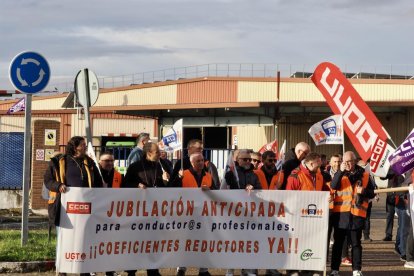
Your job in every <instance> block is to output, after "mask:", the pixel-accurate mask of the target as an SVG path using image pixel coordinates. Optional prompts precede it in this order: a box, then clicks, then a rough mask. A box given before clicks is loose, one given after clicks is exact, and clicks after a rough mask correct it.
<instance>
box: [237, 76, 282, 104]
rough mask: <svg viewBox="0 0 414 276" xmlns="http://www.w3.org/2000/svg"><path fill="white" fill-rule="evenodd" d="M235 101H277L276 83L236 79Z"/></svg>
mask: <svg viewBox="0 0 414 276" xmlns="http://www.w3.org/2000/svg"><path fill="white" fill-rule="evenodd" d="M237 101H238V102H275V101H277V83H276V82H253V81H238V90H237Z"/></svg>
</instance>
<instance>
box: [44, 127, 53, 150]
mask: <svg viewBox="0 0 414 276" xmlns="http://www.w3.org/2000/svg"><path fill="white" fill-rule="evenodd" d="M45 145H46V146H56V129H45Z"/></svg>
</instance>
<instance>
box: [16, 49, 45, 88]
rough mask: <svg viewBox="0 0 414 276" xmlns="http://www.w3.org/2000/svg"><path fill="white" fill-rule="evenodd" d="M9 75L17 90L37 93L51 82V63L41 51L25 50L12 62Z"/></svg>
mask: <svg viewBox="0 0 414 276" xmlns="http://www.w3.org/2000/svg"><path fill="white" fill-rule="evenodd" d="M9 77H10V81H11V83H12V84H13V86H14V87H15V88H16V89H17V90H19V91H21V92H23V93H27V94H35V93H38V92H41V91H42V90H43V89H44V88H45V87H46V85H47V84H48V83H49V79H50V68H49V64H48V63H47V60H46V59H45V58H44V57H43V56H42V55H40V54H39V53H35V52H23V53H20V54H18V55H17V56H15V57H14V59H13V60H12V62H11V63H10V69H9Z"/></svg>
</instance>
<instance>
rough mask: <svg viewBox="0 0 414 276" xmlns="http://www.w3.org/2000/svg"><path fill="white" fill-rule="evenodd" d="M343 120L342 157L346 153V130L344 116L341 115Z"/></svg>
mask: <svg viewBox="0 0 414 276" xmlns="http://www.w3.org/2000/svg"><path fill="white" fill-rule="evenodd" d="M341 121H342V127H341V128H342V158H343V156H344V154H345V130H344V117H343V116H342V115H341Z"/></svg>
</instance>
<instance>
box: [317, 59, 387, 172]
mask: <svg viewBox="0 0 414 276" xmlns="http://www.w3.org/2000/svg"><path fill="white" fill-rule="evenodd" d="M312 81H313V83H314V84H315V85H316V87H317V88H318V89H319V91H321V93H322V95H323V96H324V97H325V99H326V102H327V103H328V105H329V107H330V108H331V109H332V111H333V113H335V114H341V115H342V116H343V121H344V127H345V132H346V134H347V135H348V137H349V139H350V140H351V142H352V144H353V145H354V147H355V149H356V150H357V152H358V154H359V155H360V156H361V158H362V159H363V160H365V161H366V160H368V159H369V158H371V161H370V167H371V171H372V173H374V174H375V175H378V176H385V175H386V174H387V172H388V168H389V166H390V163H389V161H388V157H389V156H390V154H391V153H392V152H393V151H394V148H393V147H392V146H390V145H389V144H388V143H387V142H388V134H387V133H386V131H385V129H384V127H383V126H382V124H381V123H380V121H379V120H378V119H377V117H376V116H375V114H374V112H372V110H371V109H370V108H369V107H368V105H367V104H366V103H365V102H364V100H363V99H362V98H361V96H360V95H359V94H358V92H357V91H356V90H355V88H354V87H353V86H352V84H351V83H350V82H349V81H348V80H347V79H346V77H345V76H344V74H342V72H341V71H340V70H339V68H338V67H336V66H335V65H334V64H332V63H329V62H323V63H321V64H319V65H318V66H317V67H316V69H315V72H314V73H313V75H312Z"/></svg>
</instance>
